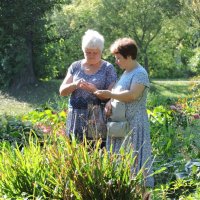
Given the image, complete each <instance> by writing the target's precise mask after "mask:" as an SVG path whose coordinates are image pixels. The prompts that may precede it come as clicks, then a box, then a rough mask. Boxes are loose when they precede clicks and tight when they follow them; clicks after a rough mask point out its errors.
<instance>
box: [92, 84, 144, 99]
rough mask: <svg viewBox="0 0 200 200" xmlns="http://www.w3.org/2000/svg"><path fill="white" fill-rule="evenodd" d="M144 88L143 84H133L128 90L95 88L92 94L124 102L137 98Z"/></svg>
mask: <svg viewBox="0 0 200 200" xmlns="http://www.w3.org/2000/svg"><path fill="white" fill-rule="evenodd" d="M144 89H145V86H144V85H141V84H134V85H132V86H131V88H130V90H124V91H121V92H111V91H109V90H97V91H96V92H95V93H94V94H95V95H97V97H99V96H100V97H104V98H113V99H116V100H118V101H122V102H125V103H128V102H132V101H135V100H137V99H138V98H139V97H140V96H141V95H142V93H143V91H144Z"/></svg>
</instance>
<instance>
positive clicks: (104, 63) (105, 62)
mask: <svg viewBox="0 0 200 200" xmlns="http://www.w3.org/2000/svg"><path fill="white" fill-rule="evenodd" d="M102 62H103V64H102V66H104V67H106V68H114V66H113V64H111V63H110V62H108V61H106V60H102Z"/></svg>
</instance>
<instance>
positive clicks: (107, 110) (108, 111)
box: [104, 100, 112, 118]
mask: <svg viewBox="0 0 200 200" xmlns="http://www.w3.org/2000/svg"><path fill="white" fill-rule="evenodd" d="M104 111H105V114H106V117H108V118H109V117H110V116H111V114H112V105H111V100H110V101H108V102H107V103H106V105H105V108H104Z"/></svg>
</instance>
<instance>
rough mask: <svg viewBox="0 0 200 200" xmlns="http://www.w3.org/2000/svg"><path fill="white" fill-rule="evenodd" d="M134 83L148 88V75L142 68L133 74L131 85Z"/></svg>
mask: <svg viewBox="0 0 200 200" xmlns="http://www.w3.org/2000/svg"><path fill="white" fill-rule="evenodd" d="M135 83H136V84H141V85H144V86H147V87H149V86H150V83H149V77H148V74H147V72H146V70H145V69H144V68H143V67H141V68H139V69H138V70H137V71H136V73H135V74H134V76H133V79H132V82H131V84H135Z"/></svg>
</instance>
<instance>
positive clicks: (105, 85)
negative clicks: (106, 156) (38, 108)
mask: <svg viewBox="0 0 200 200" xmlns="http://www.w3.org/2000/svg"><path fill="white" fill-rule="evenodd" d="M103 48H104V37H103V36H102V35H101V34H99V33H98V32H97V31H94V30H88V31H86V32H85V35H84V36H83V38H82V50H83V53H84V59H82V60H79V61H76V62H74V63H72V64H71V66H70V67H69V68H68V72H67V75H66V77H65V79H64V81H63V83H62V84H61V86H60V95H61V96H68V95H70V98H69V102H68V116H67V135H68V136H71V134H74V135H75V137H76V138H78V139H80V140H82V139H83V135H84V134H85V135H86V137H87V138H88V139H92V138H93V136H92V135H91V133H90V135H89V131H88V130H89V124H88V120H90V119H89V118H91V115H92V116H93V115H95V116H96V115H99V114H101V112H99V110H97V111H96V112H93V111H95V109H94V108H100V109H101V110H104V105H105V103H106V102H107V101H108V99H107V98H101V97H100V98H98V97H97V96H95V95H94V94H93V93H94V92H95V91H96V90H97V89H99V90H104V89H106V90H110V89H111V88H112V86H113V85H114V83H115V82H116V79H117V74H116V71H115V69H114V67H113V65H112V64H110V63H109V62H107V61H105V60H103V59H101V56H102V51H103ZM97 106H98V107H97ZM91 111H92V113H91ZM98 117H99V116H97V118H98ZM100 117H101V118H102V117H104V116H100ZM94 120H95V119H94ZM95 122H96V121H95ZM101 123H102V122H101ZM96 125H98V124H97V123H96ZM96 127H97V129H104V127H106V126H105V124H101V125H100V126H96ZM96 131H97V132H98V131H100V130H96ZM101 131H102V130H101ZM90 132H91V131H90ZM103 132H104V133H105V132H106V130H103ZM102 137H103V136H102ZM102 139H105V138H102Z"/></svg>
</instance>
